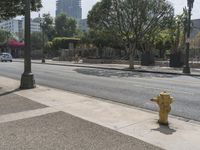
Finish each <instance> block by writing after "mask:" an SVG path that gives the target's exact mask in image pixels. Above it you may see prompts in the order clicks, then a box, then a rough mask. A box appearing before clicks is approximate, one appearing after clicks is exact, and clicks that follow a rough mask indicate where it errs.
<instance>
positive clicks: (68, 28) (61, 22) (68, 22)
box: [55, 14, 76, 37]
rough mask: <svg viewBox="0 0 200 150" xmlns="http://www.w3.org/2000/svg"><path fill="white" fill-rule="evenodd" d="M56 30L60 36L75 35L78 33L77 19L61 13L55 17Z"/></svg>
mask: <svg viewBox="0 0 200 150" xmlns="http://www.w3.org/2000/svg"><path fill="white" fill-rule="evenodd" d="M55 30H56V35H57V36H59V37H73V36H74V35H75V33H76V21H75V20H74V19H72V18H69V17H67V16H66V15H65V14H60V15H58V16H57V17H56V19H55Z"/></svg>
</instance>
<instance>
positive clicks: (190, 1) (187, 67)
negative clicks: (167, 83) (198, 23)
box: [183, 0, 194, 74]
mask: <svg viewBox="0 0 200 150" xmlns="http://www.w3.org/2000/svg"><path fill="white" fill-rule="evenodd" d="M193 3H194V0H188V25H187V41H186V58H185V66H184V68H183V73H186V74H190V73H191V72H190V64H189V61H190V25H191V12H192V8H193Z"/></svg>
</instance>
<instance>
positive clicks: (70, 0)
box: [56, 0, 82, 21]
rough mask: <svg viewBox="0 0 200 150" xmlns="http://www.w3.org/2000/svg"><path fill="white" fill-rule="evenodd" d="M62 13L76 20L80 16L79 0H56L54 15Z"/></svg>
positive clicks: (79, 18)
mask: <svg viewBox="0 0 200 150" xmlns="http://www.w3.org/2000/svg"><path fill="white" fill-rule="evenodd" d="M61 13H64V14H66V15H68V16H69V17H72V18H74V19H76V20H77V21H79V20H81V18H82V8H81V0H57V2H56V16H58V15H59V14H61Z"/></svg>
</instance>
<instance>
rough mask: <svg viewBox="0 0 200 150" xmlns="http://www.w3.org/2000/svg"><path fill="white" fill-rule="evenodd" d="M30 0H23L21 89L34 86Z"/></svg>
mask: <svg viewBox="0 0 200 150" xmlns="http://www.w3.org/2000/svg"><path fill="white" fill-rule="evenodd" d="M30 5H31V4H30V0H25V50H24V73H23V74H22V77H21V85H20V88H21V89H31V88H34V87H35V80H34V75H33V73H32V72H31V14H30V13H31V6H30Z"/></svg>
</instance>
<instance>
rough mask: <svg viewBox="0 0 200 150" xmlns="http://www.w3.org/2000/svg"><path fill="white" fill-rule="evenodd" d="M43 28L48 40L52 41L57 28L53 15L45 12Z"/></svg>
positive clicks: (42, 22)
mask: <svg viewBox="0 0 200 150" xmlns="http://www.w3.org/2000/svg"><path fill="white" fill-rule="evenodd" d="M41 28H42V31H43V32H44V34H45V35H46V36H47V37H48V40H49V41H51V40H53V38H54V37H55V28H54V25H53V17H51V15H50V14H49V13H48V14H43V19H42V21H41Z"/></svg>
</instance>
